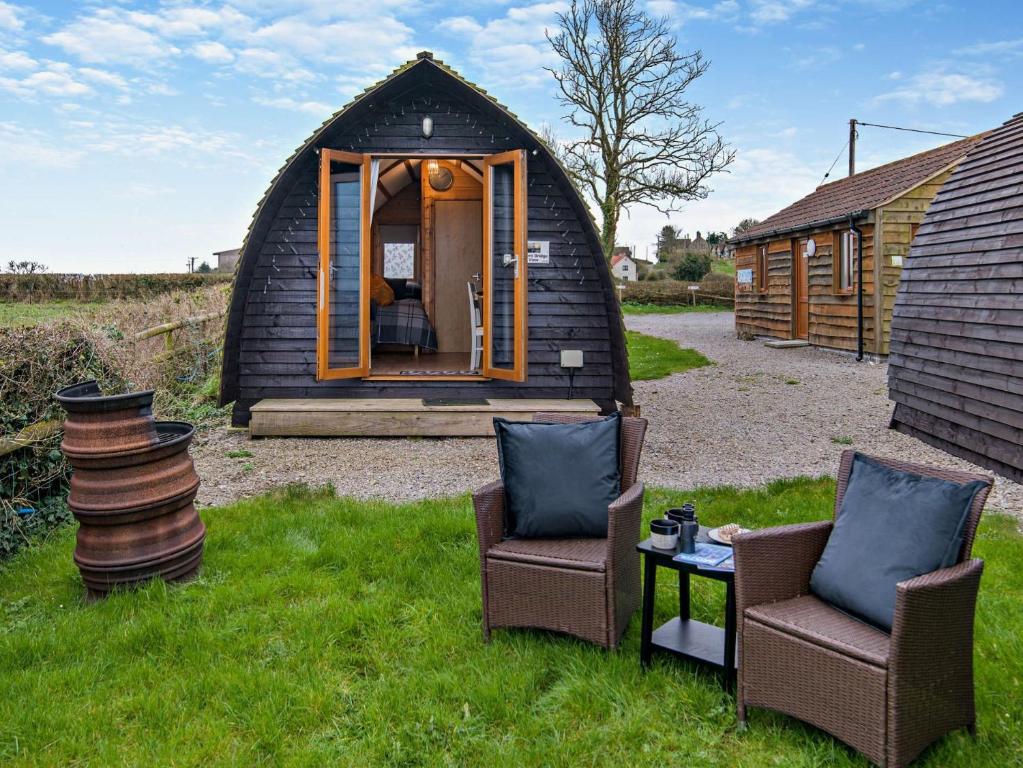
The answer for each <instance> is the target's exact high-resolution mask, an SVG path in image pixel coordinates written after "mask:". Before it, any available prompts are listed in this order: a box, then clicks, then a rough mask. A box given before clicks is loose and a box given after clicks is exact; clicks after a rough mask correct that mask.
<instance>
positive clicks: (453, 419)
mask: <svg viewBox="0 0 1023 768" xmlns="http://www.w3.org/2000/svg"><path fill="white" fill-rule="evenodd" d="M251 411H252V418H251V420H250V421H249V434H251V435H252V436H253V437H271V436H273V437H411V436H417V437H486V436H489V435H493V434H494V424H493V419H494V417H495V416H502V417H504V418H506V419H510V420H514V421H529V420H530V419H532V418H533V414H535V413H540V412H551V411H553V412H558V413H573V414H580V415H592V416H596V415H597V414H599V413H600V408H599V406H598V405H597V404H596V403H595V402H593V401H592V400H526V399H496V398H489V399H486V400H480V401H475V400H473V401H459V400H451V401H446V402H445V401H438V400H419V399H410V398H389V399H388V398H373V399H363V400H355V399H336V398H315V399H268V400H260V401H259V402H258V403H256V404H255V405H253V406H252V409H251Z"/></svg>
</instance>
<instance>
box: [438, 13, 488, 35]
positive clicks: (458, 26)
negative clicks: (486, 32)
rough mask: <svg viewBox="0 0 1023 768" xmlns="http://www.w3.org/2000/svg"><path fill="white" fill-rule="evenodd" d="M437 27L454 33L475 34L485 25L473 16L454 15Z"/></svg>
mask: <svg viewBox="0 0 1023 768" xmlns="http://www.w3.org/2000/svg"><path fill="white" fill-rule="evenodd" d="M437 28H438V29H442V30H444V31H445V32H450V33H451V34H453V35H475V34H476V33H477V32H479V31H480V30H481V29H483V25H482V24H480V23H479V22H478V21H476V19H474V18H472V17H471V16H452V17H450V18H447V19H444V20H443V21H441V22H440V24H438V25H437Z"/></svg>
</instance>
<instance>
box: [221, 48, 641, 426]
mask: <svg viewBox="0 0 1023 768" xmlns="http://www.w3.org/2000/svg"><path fill="white" fill-rule="evenodd" d="M220 399H221V403H229V402H232V401H233V402H234V410H233V419H232V420H233V423H234V424H235V425H237V426H242V425H248V426H249V428H250V430H251V431H252V433H253V434H255V435H261V434H263V435H265V434H277V435H281V434H296V435H298V434H301V435H312V434H320V435H345V434H380V435H400V434H448V435H452V434H486V433H488V432H489V431H490V430H491V420H492V417H493V416H494V415H506V416H511V417H518V418H529V416H530V414H531V413H533V412H536V411H549V410H561V411H569V412H579V413H596V412H604V413H607V412H610V411H613V410H616V409H617V408H618V404H619V403H621V404H624V405H626V406H631V405H632V388H631V383H630V381H629V373H628V362H627V356H626V350H625V338H624V331H623V328H622V320H621V313H620V309H619V307H618V301H617V297H616V296H615V292H614V286H613V283H612V280H611V276H610V272H609V269H608V266H607V262H606V260H605V259H604V257H603V254H602V251H601V248H600V243H599V240H598V236H597V232H596V229H595V226H594V223H593V219H592V217H591V216H590V214H589V212H588V210H587V208H586V205H585V203H584V202H583V200H582V198H581V197H580V195H579V193H578V191H577V190H576V188H575V187H574V185H573V184H572V182H571V181H570V180H569V178H568V176H567V174H566V173H565V171H564V169H563V168H562V166H561V165H560V164H559V163H558V161H557V160H556V159H555V158H554V156H553V154H552V153H551V152H550V150H549V149H548V148H547V146H546V145H545V144H544V142H543V141H541V140H540V139H539V138H538V137H537V136H536V135H535V134H534V133H532V132H531V131H530V130H529V129H528V128H527V127H526V126H525V125H523V124H522V123H521V122H520V121H519V120H518V119H517V118H516V117H515V116H514V115H512V114H511V113H510V112H509V111H508V110H507V109H506V108H504V107H503V106H502V105H500V104H499V103H498V102H497V101H495V100H494V99H493V98H492V97H490V96H488V95H487V94H486V92H485V91H483V90H481V89H479V88H478V87H477V86H475V85H473V84H472V83H469V82H467V81H466V80H465V79H463V78H462V77H461V76H460V75H458V74H457V73H456V72H455V71H454V70H452V69H451V68H449V67H447V66H446V65H444V64H443V63H442V62H440V61H438V60H435V59H434V58H433V56H432V54H430V53H429V52H423V53H420V54H419V55H418V58H417V59H416V60H414V61H411V62H408V63H407V64H405V65H404V66H402V67H400V68H398V69H397V70H395V71H394V72H393V73H392V74H391V75H390V76H388V77H387V78H386V79H384V80H383V81H381V82H379V83H377V84H376V85H374V86H372V87H370V88H368V89H367V90H366V91H365V92H364V93H362V94H361V95H360V96H358V97H357V98H356V99H355V100H354V101H352V102H351V103H349V104H348V105H347V106H345V107H343V108H342V109H341V110H340V111H339V112H337V113H336V114H335V115H333V116H332V117H331V118H330V119H328V120H327V121H326V122H325V123H324V124H323V125H322V126H321V127H320V129H319V130H317V131H316V132H315V133H314V134H313V136H312V137H310V138H309V140H308V141H306V142H305V143H304V144H303V145H302V146H301V147H299V149H298V150H297V151H296V152H295V153H294V154H293V155H292V156H291V157H290V158H289V159H288V160H287V162H285V164H284V166H283V168H282V169H281V170H280V172H279V173H278V174H277V177H276V178H275V179H274V180H273V182H272V183H271V185H270V188H269V189H268V190H267V192H266V193H265V195H264V196H263V199H262V200H261V201H260V203H259V205H258V207H257V210H256V213H255V216H254V217H253V220H252V224H251V226H250V228H249V231H248V234H247V236H246V239H245V242H244V244H243V246H242V250H241V256H240V259H239V262H238V266H237V267H236V271H235V279H234V286H233V294H232V298H231V306H230V311H229V314H228V320H227V333H226V339H225V344H224V362H223V372H222V377H221V393H220Z"/></svg>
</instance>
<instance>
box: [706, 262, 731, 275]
mask: <svg viewBox="0 0 1023 768" xmlns="http://www.w3.org/2000/svg"><path fill="white" fill-rule="evenodd" d="M710 271H711V272H717V273H718V274H719V275H728V276H729V277H735V259H711V263H710Z"/></svg>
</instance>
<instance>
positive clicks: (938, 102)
mask: <svg viewBox="0 0 1023 768" xmlns="http://www.w3.org/2000/svg"><path fill="white" fill-rule="evenodd" d="M1004 90H1005V89H1004V88H1003V87H1002V84H1001V83H999V82H997V81H995V80H990V79H982V78H978V77H974V76H972V75H965V74H958V73H951V72H924V73H921V74H919V75H914V76H913V77H911V78H909V79H907V80H905V85H903V86H902V87H901V88H896V89H895V90H893V91H889V92H888V93H883V94H881V95H880V96H878V97H877V98H876V99H875V101H876V102H885V101H897V102H902V103H904V104H921V103H926V104H930V105H932V106H935V107H947V106H949V105H951V104H957V103H959V102H964V101H975V102H981V103H987V102H990V101H994V100H995V99H997V98H999V97H1000V96H1001V95H1002V93H1003V92H1004Z"/></svg>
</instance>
